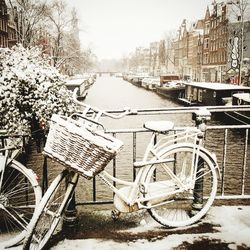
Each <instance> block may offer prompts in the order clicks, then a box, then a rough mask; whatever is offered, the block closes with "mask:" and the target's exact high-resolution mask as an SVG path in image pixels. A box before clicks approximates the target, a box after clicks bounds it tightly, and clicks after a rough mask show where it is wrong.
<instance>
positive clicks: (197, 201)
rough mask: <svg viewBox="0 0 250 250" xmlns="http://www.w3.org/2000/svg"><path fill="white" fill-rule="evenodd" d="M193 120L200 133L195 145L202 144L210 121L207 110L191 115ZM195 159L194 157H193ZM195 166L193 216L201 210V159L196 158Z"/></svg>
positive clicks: (200, 110) (202, 163)
mask: <svg viewBox="0 0 250 250" xmlns="http://www.w3.org/2000/svg"><path fill="white" fill-rule="evenodd" d="M193 120H195V123H196V126H197V128H199V129H200V131H201V133H200V134H199V135H198V141H197V144H200V143H201V141H202V142H203V139H204V136H205V132H206V123H207V121H209V120H211V113H210V111H209V110H208V109H207V108H204V107H202V108H200V109H198V110H197V111H195V112H194V113H193ZM195 159H196V157H195ZM196 164H197V173H196V179H197V180H196V181H195V185H194V193H193V198H194V199H193V204H192V208H193V210H192V213H193V214H195V213H196V212H197V211H199V210H201V209H202V206H203V177H200V176H202V175H203V172H202V170H201V169H202V168H203V166H204V162H203V159H201V158H200V157H199V158H198V162H197V163H196Z"/></svg>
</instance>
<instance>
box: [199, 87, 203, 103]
mask: <svg viewBox="0 0 250 250" xmlns="http://www.w3.org/2000/svg"><path fill="white" fill-rule="evenodd" d="M202 92H203V91H202V89H199V90H198V101H199V102H202Z"/></svg>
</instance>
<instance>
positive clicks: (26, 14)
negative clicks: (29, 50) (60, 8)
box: [8, 0, 47, 47]
mask: <svg viewBox="0 0 250 250" xmlns="http://www.w3.org/2000/svg"><path fill="white" fill-rule="evenodd" d="M8 3H9V6H10V8H11V11H12V13H13V15H15V20H16V25H17V27H16V28H17V29H16V30H17V37H18V42H19V43H21V44H22V45H23V46H24V47H28V46H30V45H33V43H34V40H33V39H34V37H35V36H34V35H35V33H36V31H37V28H38V26H39V24H40V23H41V22H43V20H44V14H45V10H46V6H47V0H40V1H37V0H8Z"/></svg>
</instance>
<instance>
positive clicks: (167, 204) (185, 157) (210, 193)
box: [145, 144, 217, 227]
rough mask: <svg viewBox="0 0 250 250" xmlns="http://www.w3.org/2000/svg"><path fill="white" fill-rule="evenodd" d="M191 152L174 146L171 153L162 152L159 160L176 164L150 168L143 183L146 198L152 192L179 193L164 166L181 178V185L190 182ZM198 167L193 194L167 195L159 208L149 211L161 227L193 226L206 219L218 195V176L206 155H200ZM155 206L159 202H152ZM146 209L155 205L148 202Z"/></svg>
mask: <svg viewBox="0 0 250 250" xmlns="http://www.w3.org/2000/svg"><path fill="white" fill-rule="evenodd" d="M193 150H194V149H193V147H192V146H181V147H180V146H178V144H176V146H173V147H172V148H171V149H170V150H166V151H164V152H163V153H162V154H161V156H160V159H166V158H174V159H175V161H173V162H171V163H164V164H162V163H161V164H154V165H152V166H151V167H150V168H149V170H148V172H147V175H146V176H147V177H146V181H145V183H147V184H146V186H147V188H148V193H147V194H145V196H147V195H149V196H150V195H153V192H158V194H159V192H161V193H162V188H166V190H169V191H173V192H175V191H178V186H177V185H176V182H174V181H173V179H172V178H171V177H169V174H168V173H167V172H166V164H167V166H168V167H170V169H172V171H173V172H174V173H175V174H176V175H177V176H178V177H179V178H180V180H181V182H182V183H185V184H187V183H188V181H190V174H189V172H190V167H191V165H190V161H191V159H190V158H192V157H193ZM196 159H197V158H196ZM198 163H199V164H200V163H201V164H202V165H201V168H200V170H199V171H198V173H197V174H196V182H195V183H196V184H195V188H194V190H193V191H192V190H186V191H183V192H182V193H178V194H174V195H169V197H168V199H166V200H160V202H161V203H162V205H159V206H156V207H154V208H153V207H152V208H150V209H148V212H149V214H150V215H151V216H152V218H153V219H155V220H156V221H157V222H158V223H160V224H161V225H163V226H166V227H183V226H188V225H191V224H194V223H195V222H197V221H199V220H200V219H201V218H202V217H203V216H205V214H206V213H207V212H208V210H209V208H210V207H211V205H212V203H213V201H214V199H215V196H216V191H217V174H216V170H215V166H214V162H213V161H212V160H211V159H210V157H208V156H207V154H206V153H204V152H202V151H200V152H199V160H198ZM184 165H185V166H184ZM156 178H157V181H156ZM209 182H210V183H209ZM156 183H158V184H156ZM157 188H158V190H157ZM159 188H160V189H159ZM159 190H160V191H159ZM204 197H205V198H204ZM157 202H159V200H158V201H155V204H156V203H157ZM148 205H151V206H152V205H154V204H152V201H151V204H150V203H148Z"/></svg>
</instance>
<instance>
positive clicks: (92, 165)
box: [44, 115, 123, 179]
mask: <svg viewBox="0 0 250 250" xmlns="http://www.w3.org/2000/svg"><path fill="white" fill-rule="evenodd" d="M122 145H123V143H122V142H121V141H120V140H118V139H116V138H114V137H112V136H109V135H107V134H105V133H103V132H102V131H97V130H96V131H94V130H93V129H92V128H91V127H90V126H88V125H86V124H81V123H79V122H78V121H76V120H74V119H71V118H69V117H64V116H60V115H53V116H52V118H51V123H50V130H49V134H48V138H47V142H46V145H45V148H44V154H46V155H48V156H49V157H51V158H53V159H55V160H57V161H59V162H60V163H62V164H63V165H65V166H66V167H69V168H71V169H72V170H74V171H77V172H79V173H80V174H81V175H83V176H84V177H86V178H87V179H91V178H92V177H94V176H95V175H96V174H98V173H99V172H101V171H102V170H103V169H104V168H105V167H106V166H107V164H108V163H109V162H110V160H111V159H113V158H114V157H115V155H116V154H117V152H118V150H119V149H120V148H121V146H122Z"/></svg>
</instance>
